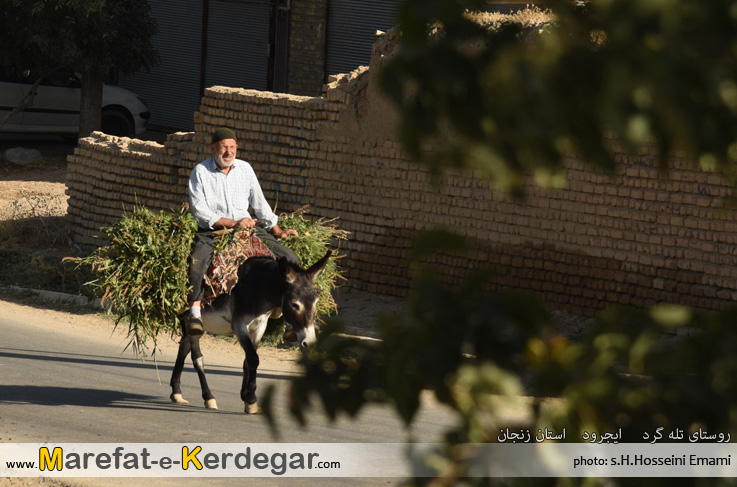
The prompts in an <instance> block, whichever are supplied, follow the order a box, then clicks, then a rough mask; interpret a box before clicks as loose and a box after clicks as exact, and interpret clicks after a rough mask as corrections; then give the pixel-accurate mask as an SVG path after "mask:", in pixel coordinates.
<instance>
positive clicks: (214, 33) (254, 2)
mask: <svg viewBox="0 0 737 487" xmlns="http://www.w3.org/2000/svg"><path fill="white" fill-rule="evenodd" d="M270 3H271V2H270V0H210V12H209V16H208V26H207V32H208V35H207V65H206V67H207V74H206V75H205V86H213V85H224V86H233V87H239V88H250V89H255V90H267V89H268V70H269V23H270V19H271V5H270Z"/></svg>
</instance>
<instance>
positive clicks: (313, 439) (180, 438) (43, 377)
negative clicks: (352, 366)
mask: <svg viewBox="0 0 737 487" xmlns="http://www.w3.org/2000/svg"><path fill="white" fill-rule="evenodd" d="M125 345H126V339H125V336H124V335H123V334H120V333H117V332H115V333H113V332H112V324H111V322H110V321H108V320H106V319H104V318H101V317H99V316H96V315H90V314H86V315H85V314H83V315H80V314H70V313H64V312H59V311H51V310H46V309H40V308H37V307H33V306H23V305H18V304H14V303H10V302H7V301H0V442H2V443H39V442H43V443H61V442H64V443H71V442H85V443H98V442H99V443H102V442H104V443H118V442H119V443H149V442H150V443H270V442H276V441H278V442H287V443H392V442H394V443H403V442H406V441H414V442H435V441H438V440H440V438H441V436H442V434H443V432H444V431H446V430H448V429H449V428H450V427H451V426H452V424H453V418H452V416H451V415H450V414H449V412H448V411H447V410H446V409H445V408H444V407H443V406H441V405H439V404H437V403H434V402H432V400H429V397H428V400H427V401H425V403H424V404H423V407H422V410H421V414H420V415H419V417H418V419H417V421H416V422H415V424H414V425H413V427H412V429H410V430H408V429H406V428H405V427H404V426H403V425H402V423H401V422H400V420H399V419H398V418H397V416H396V415H395V414H394V413H393V412H392V411H391V409H390V408H389V407H379V406H376V407H371V408H368V409H367V410H365V411H364V412H363V413H362V414H361V415H360V416H359V417H358V418H357V420H350V419H345V418H343V419H340V420H338V421H337V422H336V423H330V422H329V421H327V420H326V419H325V418H324V415H323V414H321V413H320V412H319V410H318V409H316V410H315V412H313V413H312V414H311V415H310V416H309V417H308V419H309V425H308V427H307V428H306V429H300V428H298V427H297V425H296V423H295V422H294V421H293V420H292V419H291V418H290V417H289V414H288V411H287V407H286V399H285V394H286V392H287V386H288V384H289V381H290V379H291V378H292V377H294V376H295V375H297V374H299V369H298V367H297V366H296V364H295V362H294V359H295V354H294V353H293V352H289V351H283V350H277V349H273V348H265V349H263V351H262V354H261V357H262V360H261V367H260V369H259V372H260V379H259V387H260V390H261V391H263V390H264V389H265V388H266V386H267V385H268V384H276V386H277V387H278V391H279V395H278V399H277V401H276V410H277V411H276V412H277V418H278V422H279V424H280V425H281V436H280V437H279V438H278V439H275V438H274V437H273V436H272V434H271V431H270V429H269V427H268V425H267V424H266V421H265V419H264V417H263V416H248V415H245V414H244V413H243V412H242V411H243V403H242V402H241V400H240V397H239V389H240V383H241V363H242V352H241V351H240V349H239V348H238V347H237V346H235V345H233V344H230V343H226V342H222V341H218V340H215V339H212V338H210V337H206V340H204V342H203V352H204V354H205V363H206V369H207V372H208V379H209V383H210V387H211V389H212V391H213V393H214V394H215V396H216V398H217V400H218V406H219V408H220V409H219V410H218V411H212V410H207V409H205V408H204V405H203V403H202V400H201V396H200V390H199V385H198V382H197V378H196V375H195V373H194V371H193V369H192V367H191V363H188V365H187V367H186V368H185V372H184V375H183V393H184V396H185V398H186V399H188V400H189V401H190V404H189V405H176V404H173V403H171V402H170V400H169V394H170V388H169V385H168V382H169V376H170V373H171V367H172V365H173V360H174V358H175V356H176V343H175V342H174V341H171V340H169V339H165V340H162V342H161V344H160V351H159V354H158V360H157V362H158V363H154V362H153V361H151V360H147V361H142V360H140V359H139V358H137V357H136V356H135V355H134V354H133V353H132V352H131V351H125V352H124V350H123V349H124V348H125ZM62 480H63V483H60V484H54V483H52V484H51V485H71V486H86V485H90V486H97V485H105V486H108V485H124V486H128V485H131V486H132V485H136V486H138V485H163V486H168V485H172V486H173V485H177V486H181V485H182V484H183V485H185V486H188V485H205V484H207V485H208V486H212V485H214V486H218V485H235V484H237V485H244V484H246V485H259V486H268V485H278V486H282V485H290V486H295V485H296V486H300V485H321V486H332V485H336V486H337V485H396V484H398V483H399V482H400V481H401V479H384V478H381V479H379V478H374V479H350V480H347V479H329V478H322V479H317V478H302V479H300V478H291V479H267V478H261V479H242V478H240V479H212V478H211V479H207V480H198V479H163V478H157V479H146V478H138V479H125V478H107V479H96V478H86V479H62ZM3 482H4V483H3ZM38 482H39V480H38V479H27V480H21V479H5V480H4V481H0V486H3V485H13V486H15V485H38Z"/></svg>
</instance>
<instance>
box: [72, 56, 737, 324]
mask: <svg viewBox="0 0 737 487" xmlns="http://www.w3.org/2000/svg"><path fill="white" fill-rule="evenodd" d="M386 47H387V46H386V45H385V44H383V43H381V42H379V43H377V45H376V46H375V48H374V56H373V59H372V66H371V67H370V68H361V69H359V70H357V71H355V72H353V73H349V74H346V75H344V76H338V77H336V78H335V79H334V81H333V82H332V83H330V85H328V86H326V96H325V97H322V98H312V97H300V96H295V95H284V94H273V93H264V92H258V91H251V90H242V89H237V88H226V87H212V88H210V89H208V90H207V91H206V93H205V97H204V98H203V99H202V104H201V108H200V112H198V113H196V114H195V132H194V133H189V134H171V135H170V136H169V139H168V140H167V142H166V143H165V144H163V145H159V144H155V143H150V142H146V143H143V142H137V141H129V140H128V139H118V138H115V137H109V136H105V135H102V134H94V135H93V137H90V138H88V139H82V140H81V141H80V146H79V148H78V149H77V150H76V152H75V155H73V156H71V157H70V159H69V162H70V164H69V196H70V198H69V205H70V210H69V214H70V218H71V219H72V222H73V223H74V224H75V235H76V238H78V240H79V241H80V243H89V244H100V243H104V242H102V241H101V240H100V239H99V234H100V232H99V228H100V227H101V226H104V225H109V224H111V223H112V222H114V221H115V218H116V217H117V216H119V214H120V211H121V206H122V204H123V203H125V204H126V205H132V204H134V203H135V202H136V201H137V202H139V203H142V204H146V205H148V206H151V207H153V208H177V207H179V205H180V203H181V202H182V200H184V199H185V198H186V193H185V191H186V181H187V177H188V175H189V172H190V171H191V169H192V167H193V166H194V165H195V164H196V163H197V162H198V161H200V160H202V159H205V158H206V157H207V156H208V155H209V134H210V133H211V132H212V130H213V129H214V128H215V127H219V126H229V127H232V128H233V129H234V130H235V131H236V133H237V135H238V139H239V156H240V157H241V158H243V159H246V160H248V161H250V162H251V163H252V164H253V166H254V169H255V170H256V173H257V174H258V176H259V178H260V180H261V183H262V186H263V189H264V192H265V193H266V196H267V198H268V199H269V201H271V202H272V204H275V205H276V209H277V213H279V212H289V211H293V210H295V209H297V208H299V207H301V206H302V205H306V204H307V205H311V211H312V214H314V215H315V216H322V217H327V218H336V217H337V218H338V219H339V220H338V223H339V225H340V227H341V228H343V229H345V230H348V231H349V232H351V236H350V240H349V241H348V242H345V243H343V244H342V250H343V253H344V254H345V255H346V258H345V259H344V260H343V261H342V264H343V266H344V267H345V268H346V270H347V277H348V279H349V281H350V285H351V286H353V287H355V288H358V289H362V290H367V291H372V292H377V293H385V294H394V295H403V294H405V293H406V292H407V289H408V287H409V286H410V276H409V270H408V268H407V260H406V258H407V252H408V249H409V247H410V245H411V243H412V240H413V238H414V237H415V236H416V234H417V232H418V231H420V230H423V229H428V228H434V227H437V226H445V227H450V228H452V229H455V230H456V231H458V232H460V233H461V234H463V235H466V236H467V237H469V238H470V239H472V241H473V242H474V243H475V246H476V251H475V253H474V254H473V256H472V257H471V258H470V259H466V258H460V257H457V256H445V257H440V258H438V260H437V263H438V269H440V270H441V272H442V273H443V275H444V277H445V278H446V279H447V280H448V281H449V282H454V281H457V280H458V279H461V278H462V277H463V275H464V274H466V273H467V272H468V270H469V269H471V268H475V267H479V266H492V267H497V268H498V269H499V270H500V272H501V275H500V277H499V280H498V283H497V284H496V286H497V287H505V288H514V289H523V290H529V291H532V292H534V293H537V294H539V295H540V296H542V297H543V298H544V299H545V300H546V301H547V302H548V303H549V304H550V305H551V306H552V307H554V308H559V309H565V310H569V311H574V312H578V313H585V314H592V313H593V312H595V311H596V310H599V309H602V308H604V307H605V306H607V305H608V304H612V303H617V304H625V305H636V306H647V305H651V304H655V303H658V302H673V303H683V304H688V305H692V306H697V307H701V308H707V309H717V308H719V307H721V306H723V305H725V304H726V303H730V302H732V301H734V300H735V299H736V298H737V265H736V264H737V221H736V219H735V214H734V212H733V211H731V210H726V209H723V206H724V205H723V204H724V202H725V199H726V198H728V197H730V196H731V195H732V193H733V189H732V188H731V187H730V185H729V183H728V182H727V181H726V180H725V179H724V178H722V177H721V176H719V175H717V174H712V173H709V172H705V171H702V170H700V169H698V168H697V164H695V162H694V161H691V160H688V159H686V158H683V157H674V158H673V159H672V160H671V161H670V165H671V167H672V170H671V172H670V173H669V174H668V177H667V178H662V177H661V176H660V175H659V173H658V170H657V168H656V161H655V158H654V157H653V156H652V153H654V150H653V151H651V148H648V147H644V148H642V150H640V151H638V152H637V153H635V154H632V153H627V152H625V151H623V150H622V149H620V148H618V147H617V144H615V143H614V142H612V144H611V146H612V151H613V152H614V153H615V154H616V157H617V159H618V162H619V166H620V170H619V173H618V174H616V175H614V176H607V175H602V174H598V173H596V172H594V171H591V170H589V169H587V168H586V167H585V165H584V163H583V162H582V161H580V160H577V159H575V158H571V159H570V160H569V161H568V163H567V166H568V187H567V188H566V189H560V190H543V189H539V188H536V187H534V186H532V185H530V186H529V187H528V188H527V190H528V198H527V201H526V202H525V203H523V204H518V203H515V202H513V201H510V200H509V199H508V198H507V197H505V196H504V195H501V194H499V193H498V192H496V191H494V190H493V189H492V188H491V187H490V184H489V183H488V182H487V181H484V180H483V179H480V178H476V177H474V176H473V175H460V174H449V175H448V176H447V177H446V178H445V181H444V184H443V186H442V187H441V188H439V189H436V188H433V187H432V186H431V185H430V183H429V178H428V175H427V173H426V172H425V171H424V170H423V169H422V168H421V167H418V166H417V165H416V164H414V163H412V162H411V161H409V160H407V158H406V157H405V156H404V155H403V153H402V150H401V148H400V147H399V145H398V144H397V143H396V141H395V140H394V114H393V111H392V109H391V108H390V107H388V106H387V105H386V102H385V101H384V100H383V98H382V97H381V96H380V95H379V94H378V93H377V91H376V83H375V80H374V78H373V75H374V74H373V73H375V72H376V69H375V68H376V65H379V64H380V63H381V62H383V61H382V60H383V57H384V53H385V50H384V49H385V48H386Z"/></svg>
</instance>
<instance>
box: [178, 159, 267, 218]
mask: <svg viewBox="0 0 737 487" xmlns="http://www.w3.org/2000/svg"><path fill="white" fill-rule="evenodd" d="M251 209H252V210H253V216H251V215H252V214H251V213H250V210H251ZM189 210H190V211H191V212H192V215H193V216H194V217H195V219H196V220H197V223H198V224H199V226H200V228H208V229H212V228H214V227H213V225H215V222H217V221H218V220H219V219H220V218H229V219H231V220H236V221H238V220H242V219H243V218H258V220H259V223H263V224H264V225H263V226H264V228H265V229H267V230H271V228H272V227H273V226H274V225H276V224H277V222H278V217H277V216H276V214H275V213H274V212H273V210H272V209H271V206H269V203H268V202H267V201H266V198H265V197H264V193H263V191H262V190H261V185H260V184H259V183H258V179H257V178H256V173H255V172H254V170H253V168H252V167H251V165H250V164H249V163H247V162H246V161H242V160H240V159H235V160H234V161H233V166H232V167H231V168H230V171H229V172H228V174H225V173H223V172H222V171H221V170H220V168H219V167H218V166H217V163H216V162H215V159H214V158H212V157H211V158H209V159H206V160H204V161H202V162H200V163H199V164H197V165H196V166H195V168H194V169H193V170H192V174H191V175H190V177H189Z"/></svg>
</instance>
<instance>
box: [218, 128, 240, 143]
mask: <svg viewBox="0 0 737 487" xmlns="http://www.w3.org/2000/svg"><path fill="white" fill-rule="evenodd" d="M225 139H233V140H236V138H235V132H233V131H232V130H230V129H229V128H227V127H220V128H219V129H217V130H216V131H215V132H214V133H213V134H212V143H213V144H217V143H218V142H220V141H221V140H225Z"/></svg>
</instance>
